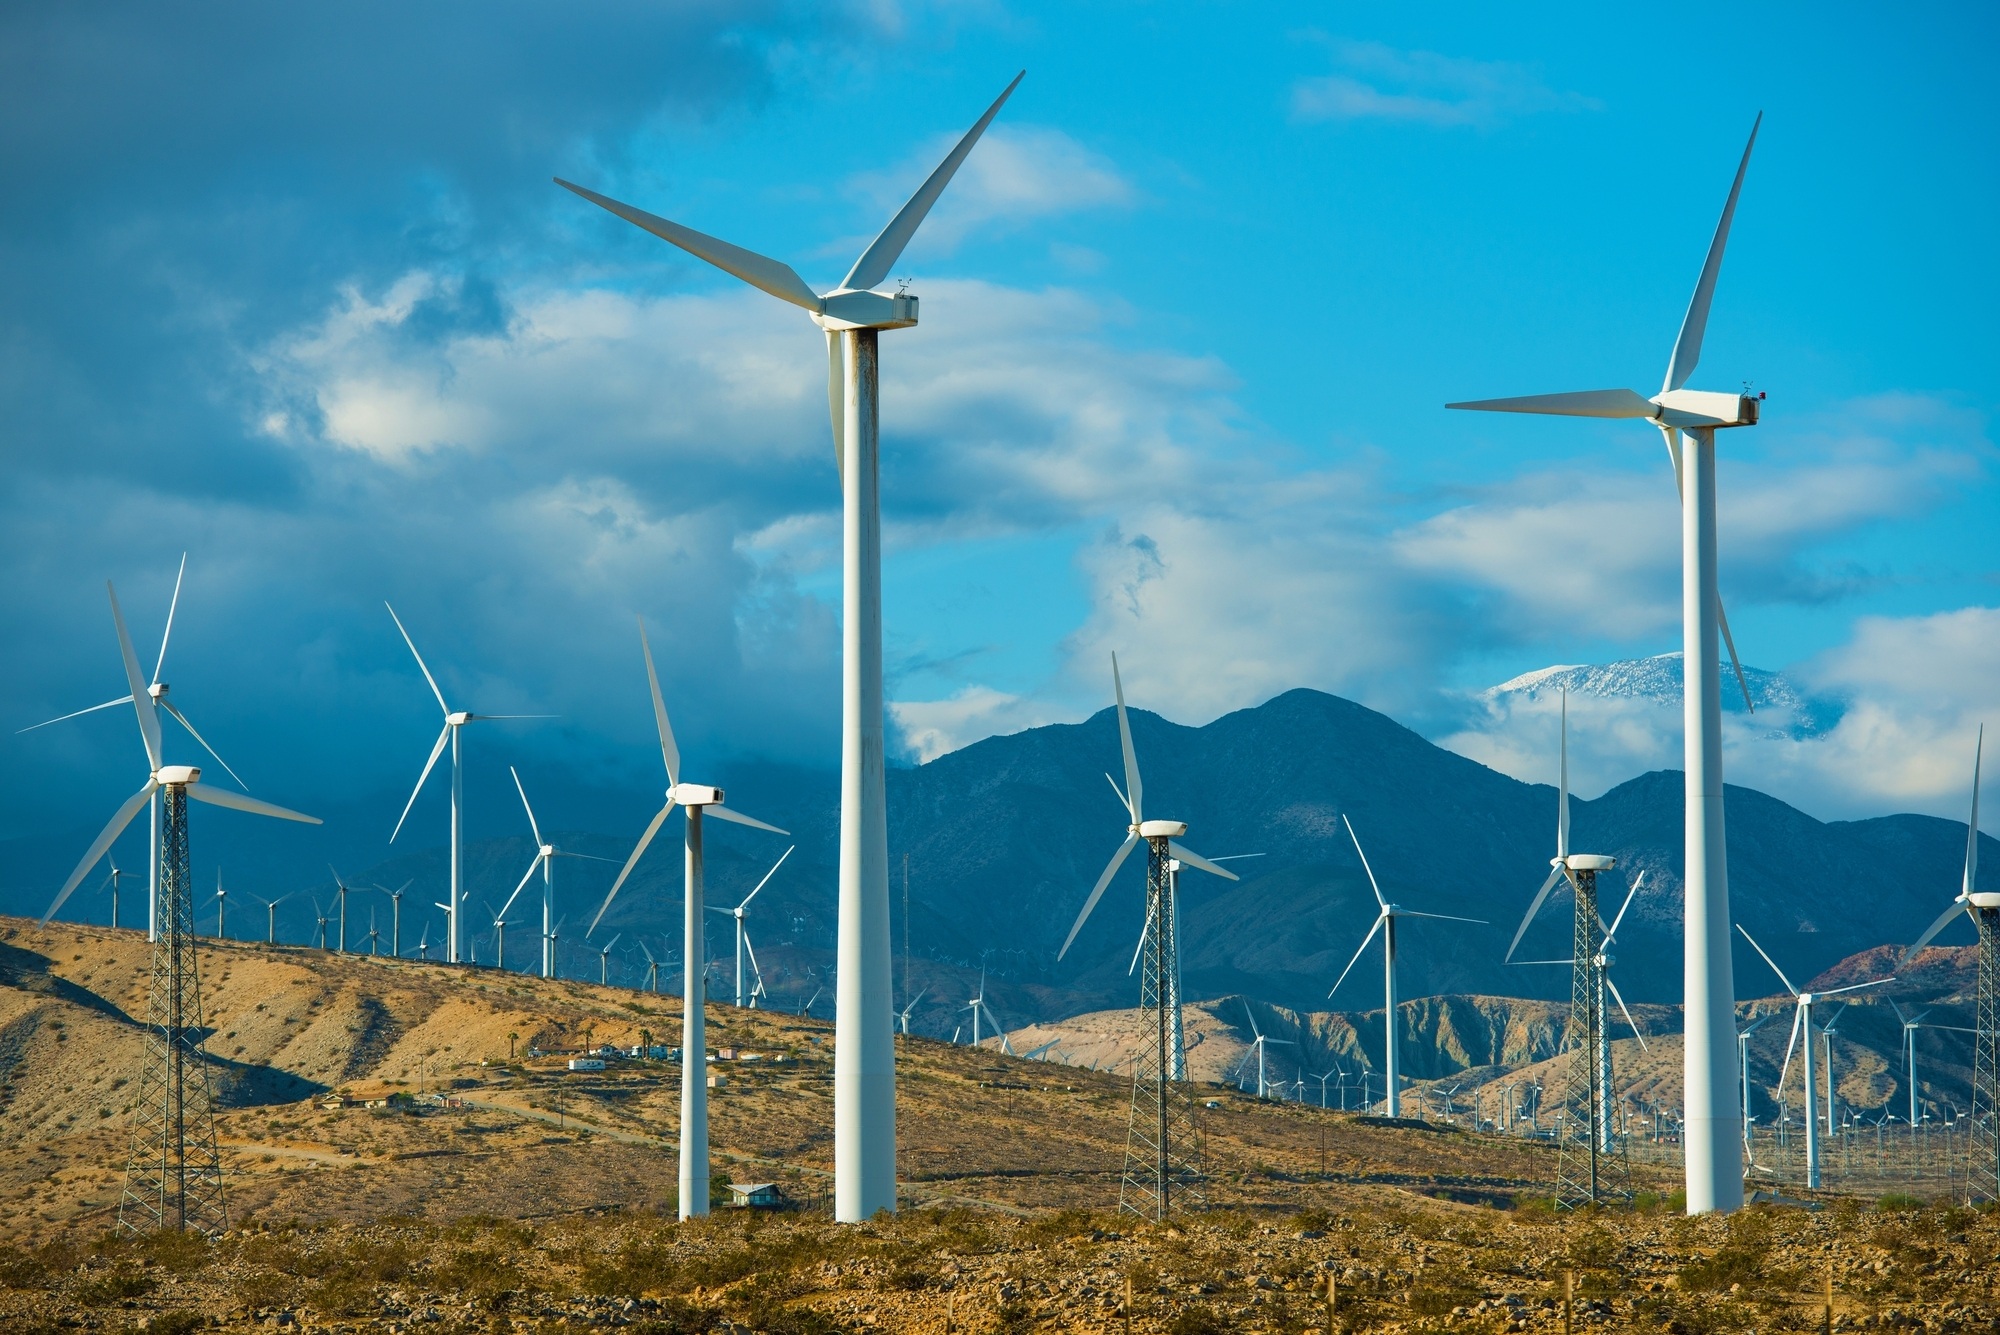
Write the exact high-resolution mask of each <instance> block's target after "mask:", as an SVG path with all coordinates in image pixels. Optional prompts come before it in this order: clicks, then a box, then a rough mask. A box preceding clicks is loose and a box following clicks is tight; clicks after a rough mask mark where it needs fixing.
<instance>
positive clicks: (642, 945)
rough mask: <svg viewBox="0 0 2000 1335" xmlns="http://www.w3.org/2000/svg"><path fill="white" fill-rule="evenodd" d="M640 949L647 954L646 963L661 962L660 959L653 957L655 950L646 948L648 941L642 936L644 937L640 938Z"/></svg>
mask: <svg viewBox="0 0 2000 1335" xmlns="http://www.w3.org/2000/svg"><path fill="white" fill-rule="evenodd" d="M639 949H640V951H642V952H643V953H644V954H645V956H646V963H648V964H658V963H659V961H658V960H656V959H654V958H653V952H652V951H651V950H648V949H647V948H646V942H645V940H644V939H643V938H642V939H641V940H640V942H639Z"/></svg>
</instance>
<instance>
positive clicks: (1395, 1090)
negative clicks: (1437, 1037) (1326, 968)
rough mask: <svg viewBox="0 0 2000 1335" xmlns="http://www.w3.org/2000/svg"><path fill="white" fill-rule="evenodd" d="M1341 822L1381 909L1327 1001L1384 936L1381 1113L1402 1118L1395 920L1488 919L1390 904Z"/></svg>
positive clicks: (1357, 843) (1349, 829) (1343, 818)
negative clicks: (1377, 938) (1371, 945)
mask: <svg viewBox="0 0 2000 1335" xmlns="http://www.w3.org/2000/svg"><path fill="white" fill-rule="evenodd" d="M1340 823H1341V824H1342V825H1345V826H1346V827H1347V837H1348V838H1349V839H1352V840H1353V841H1354V851H1355V852H1356V853H1357V854H1359V855H1360V858H1361V870H1363V871H1365V872H1367V873H1368V888H1369V889H1370V890H1373V891H1374V892H1375V902H1376V903H1377V904H1379V905H1380V906H1381V911H1380V912H1378V913H1377V914H1376V915H1375V925H1374V926H1372V927H1370V928H1369V929H1368V935H1366V936H1364V937H1362V938H1361V944H1360V946H1359V947H1357V948H1356V949H1355V952H1354V958H1353V959H1351V960H1349V961H1348V962H1347V967H1346V968H1345V969H1342V970H1341V971H1340V977H1338V978H1336V979H1335V980H1334V983H1333V986H1332V987H1330V988H1328V989H1327V993H1326V995H1327V996H1328V998H1331V997H1332V996H1333V994H1334V993H1335V992H1338V991H1340V985H1341V984H1342V983H1344V982H1346V981H1347V975H1348V974H1350V973H1352V972H1354V966H1355V965H1357V964H1359V963H1360V962H1361V955H1362V952H1363V951H1365V950H1367V949H1368V943H1369V942H1370V941H1373V940H1374V939H1375V933H1377V932H1380V933H1382V1025H1383V1036H1382V1053H1383V1061H1382V1078H1383V1082H1384V1083H1385V1084H1386V1085H1387V1087H1388V1092H1387V1093H1386V1094H1385V1095H1384V1096H1383V1103H1382V1111H1383V1113H1384V1115H1386V1116H1389V1117H1400V1116H1402V1109H1403V1096H1402V1090H1401V1089H1400V1088H1399V1087H1398V1086H1399V1084H1400V1077H1399V1076H1398V1075H1397V1068H1398V1066H1399V1062H1398V1061H1397V1054H1396V1046H1397V1042H1396V1039H1397V1035H1396V1007H1397V1004H1398V1002H1397V997H1396V919H1398V918H1436V919H1438V920H1440V921H1442V922H1469V923H1477V924H1479V925H1481V926H1484V925H1485V919H1483V918H1460V917H1456V916H1454V915H1453V914H1449V913H1419V912H1417V911H1416V910H1415V909H1406V908H1404V907H1402V906H1401V905H1399V904H1391V903H1390V902H1389V901H1388V900H1386V899H1384V898H1383V897H1382V887H1381V886H1379V885H1377V884H1376V883H1375V869H1374V868H1373V867H1371V866H1369V865H1368V855H1367V854H1366V853H1363V852H1362V851H1361V837H1360V836H1359V835H1357V834H1355V833H1354V823H1353V822H1352V821H1350V820H1348V819H1347V817H1346V816H1345V815H1343V816H1341V818H1340Z"/></svg>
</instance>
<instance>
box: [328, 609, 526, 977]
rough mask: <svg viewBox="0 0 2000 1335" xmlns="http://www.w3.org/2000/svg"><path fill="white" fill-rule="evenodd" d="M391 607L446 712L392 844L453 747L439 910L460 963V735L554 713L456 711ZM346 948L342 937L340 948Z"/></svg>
mask: <svg viewBox="0 0 2000 1335" xmlns="http://www.w3.org/2000/svg"><path fill="white" fill-rule="evenodd" d="M382 605H383V606H384V607H388V608H389V619H390V620H391V621H393V622H395V623H396V630H397V632H398V633H400V634H401V635H402V637H403V643H404V644H407V645H408V646H410V657H412V658H414V659H416V660H417V668H418V670H419V671H421V672H422V673H423V674H424V680H425V681H426V682H428V683H429V684H430V688H431V694H432V695H434V696H436V697H437V702H438V708H439V709H441V710H443V711H444V730H443V731H442V732H440V733H438V737H437V744H436V745H435V746H433V747H431V754H430V759H428V760H426V761H425V762H424V772H423V773H421V774H419V775H418V776H417V786H416V787H415V788H413V789H411V790H410V800H409V801H407V802H405V803H404V804H403V814H402V815H400V816H398V817H397V818H396V828H395V829H394V830H392V831H390V833H389V842H390V843H392V844H393V843H395V842H396V836H397V835H399V834H401V833H402V832H403V822H404V821H406V820H408V819H409V818H410V808H411V807H413V806H415V805H416V804H417V797H418V795H420V794H421V793H422V792H423V791H424V784H425V782H426V781H427V780H428V779H429V778H430V777H431V770H432V769H434V768H435V767H436V766H437V762H438V757H439V756H441V755H443V754H444V749H445V747H446V746H450V747H451V890H450V899H449V902H447V903H444V904H440V905H439V906H438V907H439V908H442V909H443V910H444V911H445V924H444V929H445V940H444V958H445V962H446V963H447V964H456V963H458V949H459V942H460V941H461V940H462V939H463V937H464V933H463V932H462V931H461V930H460V928H459V922H458V907H459V905H460V904H461V903H462V902H463V901H464V898H465V887H464V867H465V768H464V757H463V756H462V755H461V753H460V750H459V745H458V732H459V729H461V728H463V727H464V726H465V725H466V724H468V723H482V722H498V721H500V720H505V719H538V718H553V717H554V715H551V714H473V713H469V712H467V711H466V710H463V709H453V708H452V707H451V706H450V705H449V704H447V703H445V698H444V692H443V691H442V690H440V689H439V688H438V684H437V678H436V677H433V676H432V675H431V669H430V665H429V664H427V663H425V662H424V656H423V655H422V654H420V653H418V652H417V642H416V641H415V640H413V639H411V638H410V632H409V631H407V630H405V629H404V628H403V619H402V618H401V617H399V616H397V615H396V609H395V608H393V607H389V604H388V603H386V602H385V603H383V604H382ZM346 948H347V945H346V941H345V939H344V938H343V940H342V942H341V949H343V950H345V949H346Z"/></svg>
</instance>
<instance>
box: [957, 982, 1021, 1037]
mask: <svg viewBox="0 0 2000 1335" xmlns="http://www.w3.org/2000/svg"><path fill="white" fill-rule="evenodd" d="M965 1009H967V1010H969V1011H971V1012H972V1046H973V1047H975V1048H976V1047H978V1046H979V1045H980V1043H981V1041H982V1040H981V1037H980V1032H979V1020H980V1017H981V1016H982V1015H983V1016H985V1018H986V1021H987V1023H988V1024H989V1025H991V1026H992V1029H993V1033H994V1034H995V1035H996V1036H998V1038H999V1040H1000V1050H1001V1051H1002V1052H1004V1053H1006V1054H1007V1055H1008V1056H1009V1057H1013V1056H1016V1055H1018V1054H1017V1053H1015V1051H1014V1045H1013V1043H1011V1042H1009V1041H1008V1038H1007V1026H1005V1025H1003V1024H1001V1023H1000V1017H999V1016H997V1015H995V1014H994V1013H993V1008H992V1007H991V1006H989V1005H987V1004H986V970H984V969H981V970H980V971H979V995H978V996H976V997H974V998H973V999H972V1000H971V1001H968V1002H967V1003H966V1004H965Z"/></svg>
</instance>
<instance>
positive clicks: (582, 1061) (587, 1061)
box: [569, 1057, 604, 1071]
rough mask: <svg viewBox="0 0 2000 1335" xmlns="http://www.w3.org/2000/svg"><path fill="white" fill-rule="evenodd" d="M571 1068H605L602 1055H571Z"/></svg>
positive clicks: (580, 1069)
mask: <svg viewBox="0 0 2000 1335" xmlns="http://www.w3.org/2000/svg"><path fill="white" fill-rule="evenodd" d="M569 1069H570V1070H572V1071H601V1070H603V1069H604V1058H602V1057H571V1058H570V1059H569Z"/></svg>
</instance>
